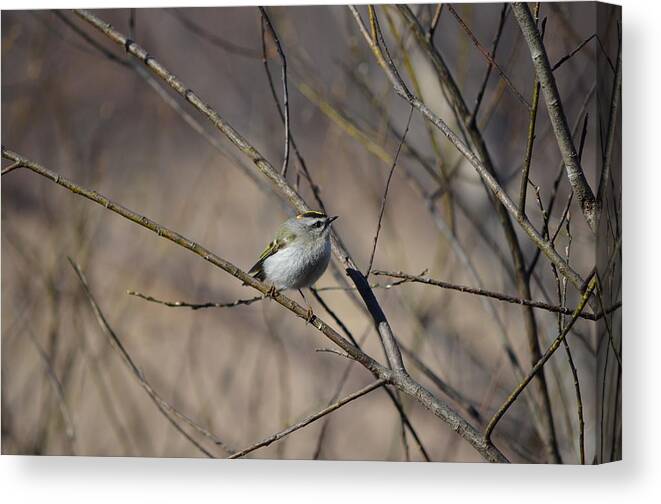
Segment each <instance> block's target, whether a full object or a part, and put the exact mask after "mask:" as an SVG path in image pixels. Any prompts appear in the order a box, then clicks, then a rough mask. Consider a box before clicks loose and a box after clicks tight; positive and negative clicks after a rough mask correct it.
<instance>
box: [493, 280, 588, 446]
mask: <svg viewBox="0 0 661 504" xmlns="http://www.w3.org/2000/svg"><path fill="white" fill-rule="evenodd" d="M596 284H597V277H596V275H593V276H592V279H591V280H590V282H589V284H588V286H587V288H586V289H585V292H584V293H583V295H582V296H581V301H580V303H579V304H578V306H577V307H576V309H575V310H574V313H573V315H572V318H571V319H570V320H569V322H568V323H567V325H566V326H565V327H564V329H563V331H562V332H561V333H560V334H559V335H558V336H557V338H556V339H555V340H553V343H551V345H550V346H549V347H548V349H547V350H546V352H544V355H543V356H542V358H541V359H540V360H538V361H537V362H536V363H535V365H534V366H533V368H532V369H531V371H530V373H529V374H528V376H526V378H525V380H523V381H522V382H521V383H519V385H518V386H517V387H516V388H515V389H514V391H512V393H511V394H510V395H509V396H508V398H507V399H506V401H505V402H504V403H503V405H502V406H501V407H500V408H498V411H496V413H495V414H494V416H493V417H492V418H491V420H490V421H489V424H488V425H487V428H486V429H485V431H484V439H485V440H489V439H490V438H491V433H492V432H493V429H494V428H495V427H496V424H497V423H498V421H499V420H500V419H501V418H502V417H503V415H504V414H505V413H506V412H507V410H508V409H509V407H510V406H511V405H512V404H513V403H514V401H516V399H517V397H519V395H520V394H521V392H523V390H524V389H525V388H526V387H527V386H528V384H529V383H530V382H531V381H532V379H533V378H534V377H535V375H537V373H539V372H540V371H541V370H542V368H543V367H544V364H546V362H547V361H548V360H549V359H550V358H551V356H552V355H553V354H554V353H555V351H556V350H557V349H558V347H559V346H560V344H561V343H562V341H563V340H564V339H565V338H566V337H567V334H569V331H570V330H571V328H572V326H573V325H574V323H575V322H576V321H577V320H578V318H579V315H580V314H581V312H582V311H583V309H584V308H585V305H586V304H587V302H588V299H589V298H590V295H591V294H592V291H593V290H594V289H595V287H596Z"/></svg>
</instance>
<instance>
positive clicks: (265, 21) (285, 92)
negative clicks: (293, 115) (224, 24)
mask: <svg viewBox="0 0 661 504" xmlns="http://www.w3.org/2000/svg"><path fill="white" fill-rule="evenodd" d="M259 12H260V13H261V14H262V48H264V25H266V27H267V28H268V30H269V33H270V34H271V37H272V38H273V42H274V43H275V47H276V49H277V51H278V55H279V56H280V65H281V66H282V106H283V108H284V113H285V154H284V159H283V161H282V170H280V175H282V176H283V177H285V178H286V177H287V165H288V164H289V143H290V140H289V88H288V87H287V58H285V53H284V51H283V50H282V46H281V45H280V39H279V38H278V34H277V33H276V31H275V28H274V27H273V24H272V23H271V19H270V18H269V16H268V14H267V12H266V8H265V7H259ZM263 58H264V65H268V62H267V61H266V52H265V51H263Z"/></svg>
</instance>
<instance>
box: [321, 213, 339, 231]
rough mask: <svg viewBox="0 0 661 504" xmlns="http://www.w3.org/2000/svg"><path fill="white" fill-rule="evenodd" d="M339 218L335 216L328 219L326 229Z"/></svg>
mask: <svg viewBox="0 0 661 504" xmlns="http://www.w3.org/2000/svg"><path fill="white" fill-rule="evenodd" d="M337 217H338V216H337V215H335V216H333V217H328V218H327V219H326V223H325V224H324V229H326V228H327V227H328V226H330V225H331V222H333V221H334V220H335V219H337Z"/></svg>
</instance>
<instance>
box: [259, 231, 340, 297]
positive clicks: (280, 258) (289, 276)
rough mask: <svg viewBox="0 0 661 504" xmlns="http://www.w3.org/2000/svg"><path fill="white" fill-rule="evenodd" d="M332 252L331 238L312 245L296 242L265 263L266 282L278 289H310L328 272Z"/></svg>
mask: <svg viewBox="0 0 661 504" xmlns="http://www.w3.org/2000/svg"><path fill="white" fill-rule="evenodd" d="M330 252H331V247H330V237H329V236H327V237H326V239H325V240H315V243H311V244H299V243H297V242H294V243H292V244H290V245H289V246H288V247H285V248H284V249H283V250H280V251H279V252H276V253H275V254H273V255H272V256H271V257H269V258H268V259H266V260H265V261H264V273H266V281H267V282H268V283H272V284H273V285H275V287H276V289H301V288H303V287H310V286H311V285H313V284H314V283H315V282H316V281H317V280H319V277H321V275H323V273H324V271H326V267H327V266H328V262H329V260H330Z"/></svg>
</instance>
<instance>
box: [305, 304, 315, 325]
mask: <svg viewBox="0 0 661 504" xmlns="http://www.w3.org/2000/svg"><path fill="white" fill-rule="evenodd" d="M313 318H314V312H313V311H312V308H310V307H309V306H308V311H307V313H306V314H305V323H306V324H311V323H312V319H313Z"/></svg>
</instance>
